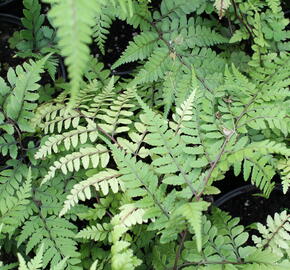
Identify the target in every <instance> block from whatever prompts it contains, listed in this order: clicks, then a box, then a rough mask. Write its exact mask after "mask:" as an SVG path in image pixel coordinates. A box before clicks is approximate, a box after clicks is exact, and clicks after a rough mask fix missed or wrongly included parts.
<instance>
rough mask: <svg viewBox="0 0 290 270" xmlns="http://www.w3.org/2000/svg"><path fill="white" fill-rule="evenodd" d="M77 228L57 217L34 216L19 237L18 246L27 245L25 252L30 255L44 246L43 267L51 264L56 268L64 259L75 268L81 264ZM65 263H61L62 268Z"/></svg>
mask: <svg viewBox="0 0 290 270" xmlns="http://www.w3.org/2000/svg"><path fill="white" fill-rule="evenodd" d="M74 230H75V226H74V225H73V224H72V223H70V222H69V221H67V220H65V219H62V218H58V217H55V216H50V217H46V218H45V217H44V216H42V215H41V214H40V216H33V217H31V218H30V220H28V221H27V222H26V223H25V225H24V226H23V229H22V231H21V233H20V235H19V238H18V240H17V245H18V246H20V245H21V244H23V243H24V242H27V243H26V249H25V252H26V254H28V253H29V252H30V251H31V250H32V249H33V248H35V247H36V246H37V245H39V244H43V245H44V250H43V267H44V268H45V267H46V266H47V265H48V264H49V263H50V264H51V266H56V265H57V264H58V263H60V262H61V261H62V260H63V259H64V260H66V258H68V259H67V264H68V265H69V266H73V265H75V264H77V263H79V259H78V257H79V255H80V254H79V253H78V252H77V243H76V241H75V240H74V237H75V233H74ZM62 264H63V263H60V266H61V265H62Z"/></svg>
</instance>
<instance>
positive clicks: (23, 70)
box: [0, 0, 290, 270]
mask: <svg viewBox="0 0 290 270" xmlns="http://www.w3.org/2000/svg"><path fill="white" fill-rule="evenodd" d="M46 2H47V3H50V4H51V9H50V11H49V13H48V14H49V18H50V20H51V22H52V25H53V26H54V27H55V28H56V31H57V38H56V39H54V38H53V39H50V38H52V36H46V35H45V33H47V32H46V31H48V32H49V33H50V34H52V32H51V31H52V30H51V29H50V30H51V31H50V30H48V29H47V28H46V27H45V26H43V23H44V16H43V15H41V12H40V5H39V3H38V1H32V0H24V4H25V10H26V11H25V12H24V14H25V18H24V19H23V24H24V26H25V27H26V30H22V31H20V32H18V33H17V34H15V36H14V39H12V41H11V42H12V44H14V45H15V46H16V47H17V48H18V50H20V52H21V53H22V56H23V57H24V56H25V54H26V53H30V54H32V55H31V56H33V53H35V50H38V49H39V48H41V47H42V45H43V44H46V43H45V42H48V40H50V41H51V42H52V43H53V44H54V45H53V46H55V43H57V44H58V47H57V48H56V47H53V50H52V52H58V51H60V53H61V54H62V56H64V57H65V63H66V65H67V66H68V72H69V78H70V82H69V83H66V82H63V81H61V80H60V81H56V82H55V84H54V85H48V86H43V87H42V88H41V87H40V83H39V81H40V79H41V77H40V74H42V73H43V72H44V70H45V69H44V68H45V67H47V62H49V61H51V55H48V56H46V57H42V56H41V55H42V54H43V53H45V52H44V51H41V53H40V54H39V55H38V56H37V57H36V56H35V58H37V59H38V58H39V60H37V61H32V60H30V61H29V62H27V63H24V64H23V65H22V66H18V67H16V68H15V69H13V68H10V69H9V71H8V74H7V82H6V81H5V80H4V79H2V78H1V79H0V86H1V92H0V104H1V110H0V128H1V133H0V153H1V155H2V157H5V158H6V159H8V160H7V161H6V162H5V164H4V163H3V165H4V167H3V168H1V172H0V193H1V199H0V232H1V234H0V244H1V255H2V253H3V254H11V256H10V257H9V258H7V260H6V259H4V258H5V257H4V256H1V260H0V268H1V267H4V269H15V267H17V263H14V261H15V260H14V261H13V260H11V257H13V255H14V257H17V258H18V261H19V264H18V267H19V269H20V270H32V269H49V268H50V269H54V270H60V269H71V270H77V269H92V270H93V269H98V270H107V269H113V270H122V269H124V270H131V269H132V270H133V269H156V270H159V269H160V270H161V269H162V270H163V269H172V270H177V269H196V270H199V269H208V270H214V269H235V270H240V269H246V270H247V269H254V270H255V269H257V270H261V269H267V270H271V269H273V270H276V269H288V268H290V260H289V255H290V254H289V245H290V240H289V239H290V217H289V213H287V212H286V211H282V212H281V213H276V214H275V215H274V217H270V216H269V217H268V218H267V221H266V224H265V225H262V224H260V223H258V224H257V226H256V228H257V231H256V233H253V232H251V235H250V233H249V232H248V230H246V229H245V228H244V227H243V226H242V225H240V224H239V219H238V218H232V217H230V216H229V215H228V214H227V213H225V212H223V211H221V210H220V209H217V208H216V207H215V206H214V205H213V204H212V203H211V201H210V200H208V198H210V197H211V196H214V195H216V194H218V193H220V192H221V191H220V190H219V189H218V188H217V187H216V182H217V181H219V180H222V179H224V180H223V181H229V180H230V179H227V177H226V173H227V172H229V171H230V170H232V171H233V172H234V174H235V175H236V176H239V177H242V178H243V179H244V180H245V181H250V182H251V184H252V185H255V186H256V187H257V188H258V189H259V190H260V193H261V195H263V196H264V197H269V196H270V194H271V192H272V190H273V188H274V186H275V184H276V183H275V181H274V180H273V178H274V176H275V175H278V176H280V177H281V184H282V187H283V192H284V193H287V191H288V188H289V186H290V179H289V156H290V151H289V148H288V147H287V137H288V136H289V131H290V125H289V109H288V108H289V105H290V103H289V83H290V79H289V73H290V56H289V53H287V50H288V48H289V41H287V38H289V31H287V30H285V27H286V26H287V23H289V21H287V19H285V18H284V15H283V12H282V9H281V4H280V1H277V0H268V1H256V2H255V3H254V4H251V3H248V2H245V1H241V0H235V1H218V0H216V1H214V2H210V1H202V0H197V1H193V2H192V1H188V0H175V1H174V0H163V1H162V2H161V5H160V10H154V9H153V8H151V7H150V3H148V2H147V1H145V0H143V1H141V0H140V1H137V0H136V1H133V0H116V1H113V0H111V1H99V0H98V1H97V0H95V1H87V0H79V1H75V0H46ZM208 14H209V15H210V18H211V20H209V19H207V18H209V16H208ZM240 14H244V15H243V16H241V15H240ZM204 15H206V16H204ZM115 18H118V19H120V20H124V21H126V22H127V23H128V24H130V25H132V26H133V27H134V28H138V29H140V33H139V34H138V35H136V36H135V37H134V38H133V40H132V41H131V42H130V43H129V45H128V47H127V49H126V50H125V51H124V53H123V54H122V56H121V57H120V59H119V60H118V61H117V62H116V63H115V64H114V65H113V67H112V68H113V69H117V68H118V67H119V66H120V65H123V64H126V63H130V62H135V61H136V62H139V64H140V66H139V67H138V68H137V69H136V71H134V73H133V75H132V78H131V79H125V80H122V79H120V78H117V77H110V71H109V70H104V66H103V65H102V64H100V63H98V61H97V60H96V59H94V58H93V57H92V56H90V51H89V45H90V43H91V42H95V43H96V44H97V46H98V47H99V48H100V50H101V51H102V52H103V53H104V52H105V49H106V46H105V42H106V36H107V34H108V33H109V28H110V25H111V23H112V21H113V20H114V19H115ZM225 18H227V21H230V22H231V25H230V31H229V29H228V28H227V27H225V26H224V25H225V23H224V22H221V21H220V20H224V19H225ZM31 22H34V24H30V23H31ZM42 35H44V36H42ZM34 36H36V37H38V39H35V38H34ZM48 37H49V38H48ZM47 38H48V39H47ZM31 41H34V42H33V43H30V42H31ZM238 42H241V43H242V45H241V46H238ZM243 42H244V43H243ZM243 45H251V48H252V55H251V56H250V55H248V54H246V53H245V52H244V49H243ZM52 61H53V60H52ZM48 71H49V72H50V69H49V68H48ZM50 73H51V72H50ZM51 74H52V73H51ZM52 77H53V76H52ZM51 88H52V89H53V90H52V92H51V93H50V89H51ZM60 89H61V90H62V91H61V93H60V94H59V95H58V96H57V97H56V98H51V96H52V94H54V93H56V92H58V91H59V90H60ZM70 93H73V99H71V98H70ZM42 101H45V102H42ZM39 103H42V104H39ZM27 141H28V143H27ZM39 142H40V144H38V143H39ZM255 234H257V235H255ZM258 234H259V235H258ZM250 239H252V240H253V243H254V244H253V245H250V244H249V243H250V241H249V240H250ZM2 258H3V259H2ZM2 261H3V262H2Z"/></svg>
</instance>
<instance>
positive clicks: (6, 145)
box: [0, 133, 18, 159]
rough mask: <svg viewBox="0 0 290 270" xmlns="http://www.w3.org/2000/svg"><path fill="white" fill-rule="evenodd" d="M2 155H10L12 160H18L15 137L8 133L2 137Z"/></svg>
mask: <svg viewBox="0 0 290 270" xmlns="http://www.w3.org/2000/svg"><path fill="white" fill-rule="evenodd" d="M0 153H1V154H2V155H3V156H6V155H8V154H9V156H10V157H11V158H12V159H16V157H17V154H18V148H17V142H16V141H15V138H14V136H12V135H10V134H8V133H5V134H4V135H3V136H0Z"/></svg>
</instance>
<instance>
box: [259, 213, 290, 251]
mask: <svg viewBox="0 0 290 270" xmlns="http://www.w3.org/2000/svg"><path fill="white" fill-rule="evenodd" d="M287 222H289V223H290V214H289V215H287V217H286V219H285V220H284V222H283V223H282V224H281V225H280V226H279V227H278V228H277V229H276V230H275V231H274V232H273V234H272V235H271V237H270V238H269V239H268V240H267V242H266V243H265V244H264V246H263V247H262V249H263V250H264V249H266V248H267V247H268V246H269V244H270V242H271V241H272V239H273V238H274V237H275V235H276V234H277V233H278V232H279V231H280V230H281V229H282V228H283V227H284V225H285V224H286V223H287Z"/></svg>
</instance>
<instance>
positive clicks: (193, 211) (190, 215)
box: [173, 202, 209, 252]
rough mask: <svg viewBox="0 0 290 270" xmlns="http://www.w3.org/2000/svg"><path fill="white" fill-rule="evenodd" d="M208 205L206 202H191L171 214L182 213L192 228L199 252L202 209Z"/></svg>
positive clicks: (204, 209) (205, 208)
mask: <svg viewBox="0 0 290 270" xmlns="http://www.w3.org/2000/svg"><path fill="white" fill-rule="evenodd" d="M208 207H209V203H207V202H192V203H187V204H183V205H182V206H180V207H179V208H178V209H176V211H175V212H174V213H173V215H182V216H183V217H184V218H185V219H186V220H187V221H188V223H189V224H190V226H191V228H192V229H193V230H194V233H195V237H196V244H197V250H198V251H199V252H200V251H201V247H202V232H201V227H202V211H206V210H207V208H208Z"/></svg>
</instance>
